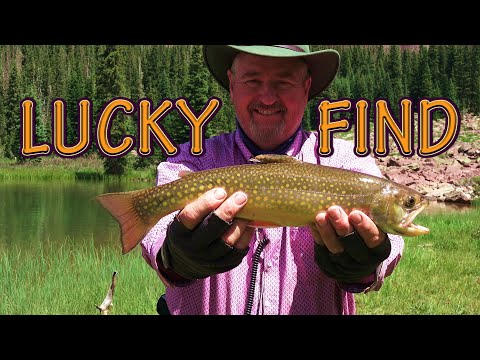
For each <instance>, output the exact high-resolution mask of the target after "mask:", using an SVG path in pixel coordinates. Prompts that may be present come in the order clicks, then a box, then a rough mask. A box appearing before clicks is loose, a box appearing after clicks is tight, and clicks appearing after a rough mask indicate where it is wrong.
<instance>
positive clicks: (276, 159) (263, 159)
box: [250, 154, 302, 164]
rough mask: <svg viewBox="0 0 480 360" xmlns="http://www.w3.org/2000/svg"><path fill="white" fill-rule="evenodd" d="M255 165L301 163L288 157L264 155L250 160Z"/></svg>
mask: <svg viewBox="0 0 480 360" xmlns="http://www.w3.org/2000/svg"><path fill="white" fill-rule="evenodd" d="M250 161H251V162H253V163H255V164H269V163H290V164H292V163H296V164H298V163H301V162H302V161H300V160H298V159H295V158H294V157H292V156H289V155H277V154H264V155H257V156H255V157H254V158H251V159H250Z"/></svg>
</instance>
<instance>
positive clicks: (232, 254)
mask: <svg viewBox="0 0 480 360" xmlns="http://www.w3.org/2000/svg"><path fill="white" fill-rule="evenodd" d="M246 203H247V196H246V195H245V194H244V193H242V192H236V193H234V194H233V195H232V196H230V197H229V198H227V194H226V192H225V190H224V189H222V188H216V189H212V190H209V191H207V192H206V193H204V194H203V195H202V196H201V197H200V198H198V199H197V200H195V201H193V202H192V203H190V204H188V205H187V206H185V208H184V209H182V210H181V211H180V212H179V213H178V214H177V216H176V218H175V219H174V221H173V222H172V223H171V224H170V225H169V227H168V229H167V236H166V239H165V242H164V244H163V246H162V248H161V257H162V262H163V264H164V266H165V267H166V268H171V269H172V270H174V271H175V272H177V273H178V274H180V275H182V276H183V277H185V278H188V279H201V278H205V277H208V276H211V275H214V274H218V273H222V272H226V271H229V270H231V269H233V268H234V267H236V266H238V265H239V264H240V262H241V261H242V259H243V257H244V256H245V255H246V254H247V252H248V245H249V242H250V240H251V238H252V235H253V231H254V228H251V227H248V226H247V225H248V224H249V221H247V220H243V219H235V216H236V215H237V214H238V213H239V212H240V210H241V209H242V208H243V207H244V206H245V204H246Z"/></svg>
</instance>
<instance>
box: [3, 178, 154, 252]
mask: <svg viewBox="0 0 480 360" xmlns="http://www.w3.org/2000/svg"><path fill="white" fill-rule="evenodd" d="M149 186H152V184H151V183H120V182H92V181H75V182H66V183H65V182H58V183H57V182H32V181H28V182H11V183H9V182H6V183H3V182H1V183H0V248H1V247H4V246H10V245H12V244H19V245H20V246H22V247H23V246H26V245H29V244H34V243H36V242H41V241H46V240H50V241H60V242H63V241H64V240H65V238H67V237H69V238H71V239H73V240H84V239H91V238H93V240H94V242H95V243H96V244H100V243H112V244H119V242H120V240H119V229H118V224H117V223H116V221H115V220H114V219H113V218H112V217H111V216H110V214H108V213H107V211H106V210H105V209H104V208H103V207H101V206H100V205H99V204H98V202H97V201H96V200H95V197H96V196H97V195H100V194H103V193H107V192H117V191H129V190H135V189H142V188H146V187H149Z"/></svg>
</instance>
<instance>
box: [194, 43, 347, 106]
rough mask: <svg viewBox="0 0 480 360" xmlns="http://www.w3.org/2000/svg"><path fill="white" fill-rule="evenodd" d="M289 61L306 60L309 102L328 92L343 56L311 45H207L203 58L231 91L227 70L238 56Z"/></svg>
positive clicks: (212, 72)
mask: <svg viewBox="0 0 480 360" xmlns="http://www.w3.org/2000/svg"><path fill="white" fill-rule="evenodd" d="M241 52H243V53H247V54H252V55H259V56H273V57H285V58H303V59H304V60H305V62H306V63H307V65H308V68H309V72H310V75H311V77H312V86H311V88H310V93H309V96H308V100H311V99H313V98H314V97H315V96H317V95H319V94H320V93H321V92H322V91H323V90H325V89H326V88H327V87H328V85H330V83H331V82H332V81H333V79H334V78H335V75H336V74H337V70H338V67H339V65H340V54H339V53H338V52H337V51H335V50H333V49H326V50H320V51H313V52H311V51H310V46H309V45H204V46H203V56H204V59H205V63H206V65H207V67H208V70H209V71H210V73H211V74H212V75H213V77H214V78H215V79H216V80H217V81H218V82H219V83H220V85H221V86H222V87H223V88H225V89H226V90H227V91H229V81H228V76H227V70H228V69H230V67H231V66H232V62H233V59H234V58H235V56H236V55H237V54H238V53H241Z"/></svg>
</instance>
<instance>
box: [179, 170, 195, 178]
mask: <svg viewBox="0 0 480 360" xmlns="http://www.w3.org/2000/svg"><path fill="white" fill-rule="evenodd" d="M190 174H193V171H190V170H180V171H179V172H178V176H179V177H181V178H184V177H185V176H188V175H190Z"/></svg>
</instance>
